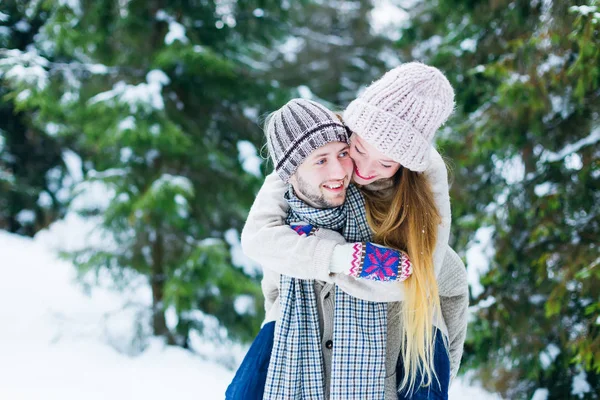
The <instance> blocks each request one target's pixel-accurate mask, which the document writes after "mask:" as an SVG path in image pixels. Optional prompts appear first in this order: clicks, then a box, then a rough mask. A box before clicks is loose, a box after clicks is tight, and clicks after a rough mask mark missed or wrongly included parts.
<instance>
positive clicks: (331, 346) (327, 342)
mask: <svg viewBox="0 0 600 400" xmlns="http://www.w3.org/2000/svg"><path fill="white" fill-rule="evenodd" d="M325 347H327V348H328V349H332V348H333V340H328V341H326V342H325Z"/></svg>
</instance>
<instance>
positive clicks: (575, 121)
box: [398, 0, 600, 399]
mask: <svg viewBox="0 0 600 400" xmlns="http://www.w3.org/2000/svg"><path fill="white" fill-rule="evenodd" d="M410 13H411V18H410V21H411V24H410V26H409V27H407V28H406V29H405V30H403V32H402V39H401V40H400V41H399V43H398V45H399V48H401V49H402V51H403V54H404V57H405V58H406V59H409V58H417V59H421V60H423V61H425V62H428V63H431V64H433V65H436V66H438V67H440V68H441V69H442V70H443V71H444V72H446V73H447V75H448V76H449V78H450V80H451V81H452V83H453V86H454V87H455V88H456V92H457V110H456V111H457V112H456V113H455V116H454V117H453V119H452V120H451V121H450V123H449V124H448V125H447V127H446V128H445V129H444V130H443V131H442V134H441V136H442V137H441V140H440V141H439V142H438V144H439V145H440V146H441V147H442V149H443V152H444V153H445V154H446V155H447V156H449V157H450V159H452V160H453V161H454V164H455V169H454V174H455V181H454V182H455V183H454V185H453V187H452V198H453V221H454V233H455V234H456V236H455V240H454V242H455V243H454V244H455V246H456V247H457V248H458V249H461V248H462V249H464V248H465V246H466V245H467V244H468V242H469V241H470V240H472V239H473V237H474V235H475V233H476V232H479V233H484V232H492V234H491V247H492V248H493V250H494V251H492V253H493V255H492V257H491V264H490V268H489V270H488V271H487V272H485V273H484V274H483V275H482V276H481V284H482V285H483V288H482V289H481V290H479V289H476V288H475V287H474V288H473V289H476V290H474V292H473V293H472V294H473V296H474V298H473V299H472V304H474V307H473V309H474V316H475V319H474V321H473V322H472V323H471V324H470V327H469V337H468V341H467V347H466V353H465V360H464V363H463V366H464V368H473V369H476V370H477V371H478V376H479V378H480V379H481V381H482V382H483V384H484V385H485V386H486V387H488V388H489V389H491V390H493V391H498V392H500V393H501V394H502V395H503V396H505V397H506V398H511V399H526V398H531V396H532V395H533V394H534V393H535V392H536V391H537V390H540V391H541V392H540V394H541V393H544V392H546V393H547V398H548V399H566V398H585V399H597V398H598V393H600V325H598V322H599V321H598V315H599V311H600V297H599V296H600V272H599V271H600V270H599V269H598V263H599V260H600V258H599V257H600V251H599V250H598V238H599V237H600V216H599V212H600V208H599V204H600V203H599V202H598V200H599V197H598V194H599V193H600V191H599V190H598V189H599V188H600V147H599V144H598V143H600V119H599V111H600V108H599V100H600V99H599V94H600V91H599V86H600V73H599V72H598V71H599V69H598V65H600V50H599V49H600V32H599V23H600V14H599V13H598V8H597V6H596V5H595V4H589V5H583V6H581V7H579V6H577V5H574V4H573V2H545V1H510V2H509V1H495V2H487V1H469V2H466V3H465V2H457V1H453V0H439V1H429V2H425V3H422V4H420V5H417V6H415V7H414V8H413V9H411V11H410ZM480 229H481V230H480ZM467 267H468V268H469V266H467ZM471 267H474V266H471ZM464 368H463V369H464Z"/></svg>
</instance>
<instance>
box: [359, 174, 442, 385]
mask: <svg viewBox="0 0 600 400" xmlns="http://www.w3.org/2000/svg"><path fill="white" fill-rule="evenodd" d="M392 179H393V180H394V185H393V188H392V191H391V192H389V191H384V192H373V191H368V190H363V194H364V196H365V200H366V209H367V219H368V222H369V225H370V227H371V229H372V230H373V232H374V242H375V243H381V244H383V245H385V246H387V247H391V248H395V249H399V250H404V251H406V252H407V253H408V255H409V257H410V260H411V262H412V265H413V274H412V276H411V277H410V278H409V279H407V280H406V281H404V282H402V283H400V284H401V285H404V291H405V300H404V301H403V304H402V313H401V316H400V321H401V325H402V326H401V331H400V337H401V342H400V343H401V344H402V346H401V351H400V357H402V362H403V364H404V370H405V374H404V377H403V378H402V381H401V383H400V388H399V390H400V389H404V388H408V391H409V392H412V391H413V390H414V388H415V384H416V383H417V382H416V376H417V373H418V372H421V382H420V383H419V385H425V386H428V385H430V384H431V383H432V381H433V379H434V378H435V379H437V375H436V373H435V369H434V354H435V352H434V346H435V337H434V330H433V315H434V313H438V315H441V314H439V313H440V312H441V307H440V299H439V294H438V286H437V281H436V279H435V273H434V269H433V249H434V247H435V243H436V239H437V226H438V224H439V223H440V221H441V217H440V214H439V211H438V209H437V207H436V205H435V201H434V198H433V193H432V191H431V187H430V186H429V183H428V181H427V179H426V177H425V175H424V174H420V173H417V172H414V171H410V170H408V169H406V168H403V167H401V168H400V169H399V170H398V172H397V173H396V174H395V175H394V177H393V178H392Z"/></svg>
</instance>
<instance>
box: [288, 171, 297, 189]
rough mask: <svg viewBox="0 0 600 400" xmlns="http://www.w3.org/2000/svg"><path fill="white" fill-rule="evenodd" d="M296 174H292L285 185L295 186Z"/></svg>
mask: <svg viewBox="0 0 600 400" xmlns="http://www.w3.org/2000/svg"><path fill="white" fill-rule="evenodd" d="M296 174H297V172H294V173H293V174H292V175H290V177H289V178H288V181H287V183H289V184H290V185H292V186H294V185H296V183H297V182H298V179H297V178H296Z"/></svg>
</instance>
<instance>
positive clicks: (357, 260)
mask: <svg viewBox="0 0 600 400" xmlns="http://www.w3.org/2000/svg"><path fill="white" fill-rule="evenodd" d="M329 269H330V271H331V272H338V273H345V274H347V275H350V276H353V277H354V278H357V279H369V280H373V281H383V282H386V281H399V282H402V281H404V280H406V279H408V277H410V276H411V275H412V264H411V262H410V258H409V257H408V254H406V253H405V252H403V251H399V250H394V249H390V248H388V247H383V246H379V245H376V244H374V243H371V242H357V243H349V244H346V245H338V246H336V247H335V249H334V252H333V258H332V260H331V264H330V266H329Z"/></svg>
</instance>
